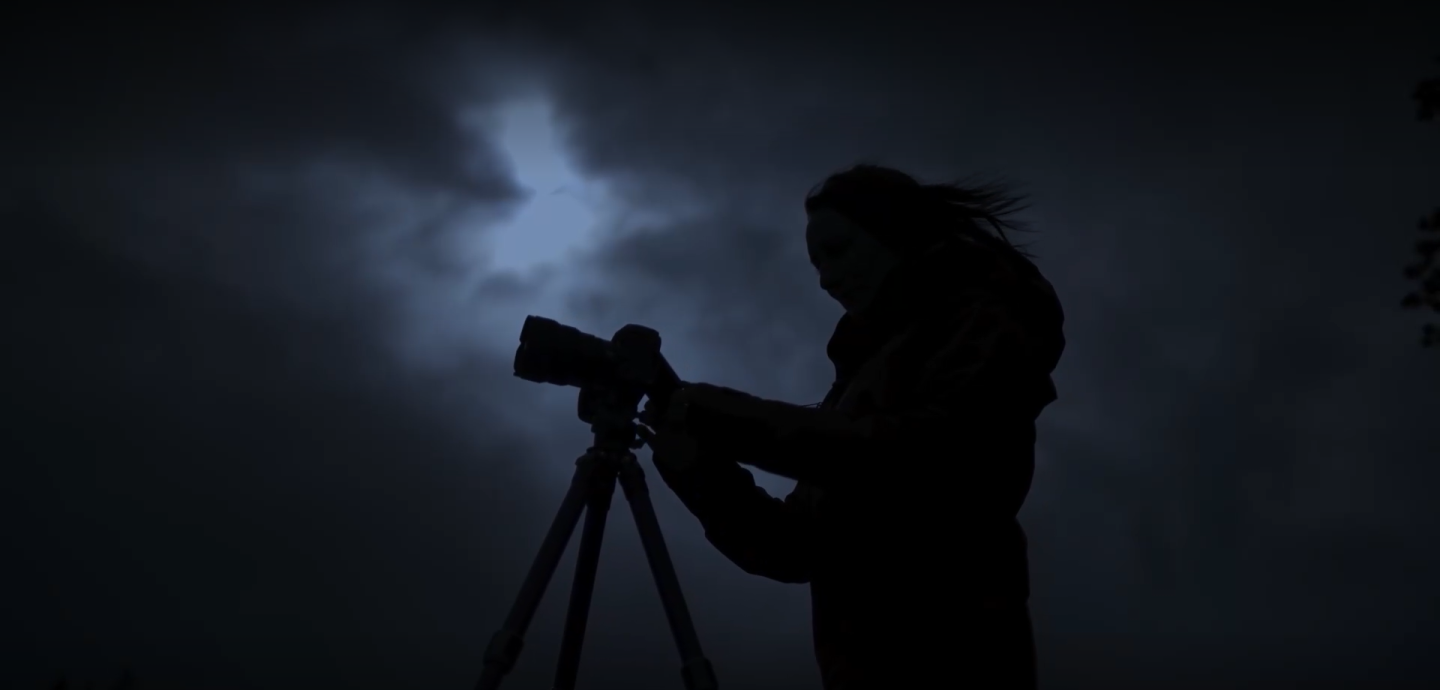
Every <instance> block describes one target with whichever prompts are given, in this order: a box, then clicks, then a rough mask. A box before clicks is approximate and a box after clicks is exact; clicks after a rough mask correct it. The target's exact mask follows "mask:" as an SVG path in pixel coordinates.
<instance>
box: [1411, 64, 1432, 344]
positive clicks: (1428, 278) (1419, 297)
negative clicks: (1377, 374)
mask: <svg viewBox="0 0 1440 690" xmlns="http://www.w3.org/2000/svg"><path fill="white" fill-rule="evenodd" d="M1414 98H1415V103H1416V105H1417V106H1418V107H1419V110H1418V114H1417V117H1418V119H1419V120H1420V121H1421V122H1434V121H1435V119H1436V114H1437V113H1440V77H1432V78H1430V79H1426V80H1424V81H1422V82H1420V84H1419V85H1418V86H1416V87H1415V95H1414ZM1417 230H1418V231H1419V233H1420V238H1419V239H1418V240H1416V241H1415V253H1416V254H1418V255H1419V259H1418V260H1417V261H1415V263H1412V264H1410V265H1408V266H1406V267H1405V278H1406V279H1407V280H1411V281H1414V283H1415V289H1414V290H1412V291H1411V292H1410V293H1409V294H1407V295H1405V298H1404V299H1403V300H1402V301H1401V306H1403V307H1405V308H1406V309H1418V310H1422V311H1430V312H1433V313H1436V314H1440V208H1436V209H1435V210H1434V211H1431V212H1430V215H1428V216H1425V217H1423V218H1421V219H1420V222H1419V223H1418V225H1417ZM1420 328H1421V331H1420V333H1421V335H1420V344H1421V345H1422V346H1424V347H1440V324H1435V323H1427V324H1424V325H1423V326H1421V327H1420Z"/></svg>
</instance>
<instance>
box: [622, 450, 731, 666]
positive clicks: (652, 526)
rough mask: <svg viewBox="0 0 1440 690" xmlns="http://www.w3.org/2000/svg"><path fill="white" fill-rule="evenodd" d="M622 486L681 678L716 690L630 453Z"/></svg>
mask: <svg viewBox="0 0 1440 690" xmlns="http://www.w3.org/2000/svg"><path fill="white" fill-rule="evenodd" d="M620 486H621V488H622V489H624V491H625V498H626V499H627V500H628V501H629V502H630V512H632V513H634V514H635V527H636V528H637V529H638V530H639V532H640V543H641V545H643V546H644V547H645V560H646V561H648V562H649V563H650V574H651V575H653V576H654V577H655V588H656V589H658V590H660V604H661V606H663V607H664V608H665V618H666V620H668V621H669V623H670V634H671V636H673V637H674V638H675V646H676V647H678V648H679V650H680V664H681V665H680V674H681V676H682V677H683V678H684V680H685V687H686V688H687V689H688V690H715V688H716V687H717V686H716V683H715V670H714V669H713V668H712V667H711V666H710V660H709V659H706V658H705V653H704V652H702V651H701V650H700V636H699V635H697V634H696V633H695V623H694V621H692V620H690V608H689V607H688V606H686V605H685V595H684V593H683V592H681V591H680V578H679V577H678V576H677V575H676V574H675V564H674V563H672V562H671V560H670V550H669V549H668V548H666V546H665V535H664V533H663V532H661V531H660V520H659V518H657V517H656V516H655V505H654V504H653V503H651V502H650V489H649V487H647V486H646V485H645V473H644V471H642V470H641V469H640V463H639V462H638V461H636V459H635V456H634V454H631V453H627V454H625V456H624V457H622V458H621V460H620Z"/></svg>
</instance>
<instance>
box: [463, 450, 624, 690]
mask: <svg viewBox="0 0 1440 690" xmlns="http://www.w3.org/2000/svg"><path fill="white" fill-rule="evenodd" d="M597 461H598V458H597V457H596V456H595V455H592V454H590V453H586V454H585V455H584V456H582V457H581V458H580V459H579V460H577V461H576V462H575V475H574V477H572V478H571V480H570V488H569V489H568V490H567V491H566V492H565V498H564V500H562V501H561V502H560V509H559V510H558V511H557V512H556V514H555V520H554V521H553V522H551V523H550V530H549V531H548V532H546V533H545V540H544V541H542V542H541V543H540V551H539V553H537V554H535V561H534V562H533V563H531V564H530V571H529V572H527V573H526V574H525V581H524V583H523V584H522V585H521V586H520V593H519V594H518V595H516V597H515V603H514V604H513V605H512V606H511V607H510V613H509V614H508V615H506V616H505V623H504V625H503V626H502V627H501V628H500V630H499V631H498V632H496V633H495V635H494V636H493V637H491V638H490V645H489V646H488V647H486V648H485V666H484V668H483V669H482V670H481V671H480V680H479V682H477V683H476V684H475V688H476V690H495V689H496V688H498V687H500V681H501V680H503V679H504V678H505V675H506V674H508V673H509V672H510V669H511V668H513V667H514V666H515V660H516V659H517V658H518V657H519V656H520V649H521V648H522V647H524V646H525V631H526V630H527V629H529V627H530V621H531V620H533V619H534V618H535V610H536V609H537V608H539V606H540V598H541V597H543V596H545V589H546V588H547V587H549V586H550V579H551V578H553V577H554V576H555V568H556V567H557V566H559V565H560V557H561V556H563V555H564V553H565V545H566V544H568V543H569V542H570V535H572V534H574V533H575V525H576V524H578V523H579V522H580V513H581V512H582V511H584V510H585V501H586V499H587V498H589V495H590V488H591V486H592V485H593V484H594V475H595V466H596V465H597V464H598V462H597Z"/></svg>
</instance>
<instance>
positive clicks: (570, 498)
mask: <svg viewBox="0 0 1440 690" xmlns="http://www.w3.org/2000/svg"><path fill="white" fill-rule="evenodd" d="M586 397H587V396H586V395H585V394H584V393H582V395H581V399H582V403H581V407H582V415H581V416H582V418H585V417H586V416H590V417H592V418H593V422H592V424H591V430H592V431H593V432H594V434H595V440H594V445H592V446H591V447H590V449H589V450H588V451H586V453H585V454H584V455H582V456H580V459H579V460H576V461H575V474H574V477H573V478H572V479H571V480H570V488H569V490H567V491H566V492H565V498H564V500H562V501H561V502H560V509H559V511H558V512H557V513H556V515H555V520H554V521H553V522H552V523H550V530H549V531H548V532H547V533H546V534H545V539H544V541H542V542H541V543H540V552H539V553H538V554H536V555H535V561H534V562H533V563H532V564H531V566H530V571H529V572H528V573H526V575H525V581H524V583H523V584H522V585H521V586H520V593H519V595H517V596H516V598H515V603H514V605H513V606H511V608H510V613H509V614H508V615H507V616H506V617H505V622H504V624H503V626H502V627H501V628H500V630H499V631H498V632H496V633H495V635H494V636H493V637H491V638H490V645H489V646H488V647H487V648H486V650H485V666H484V668H483V670H482V671H481V673H480V681H479V682H478V683H477V684H476V685H475V687H476V690H496V688H499V687H500V681H501V680H502V679H504V677H505V675H506V674H508V673H509V672H510V669H511V668H513V667H514V665H515V661H516V659H517V658H518V657H519V656H520V650H521V648H522V647H523V646H524V643H525V640H524V638H525V631H526V629H528V628H529V627H530V622H531V621H532V620H533V619H534V618H535V610H536V609H537V608H538V607H539V606H540V599H541V597H543V596H544V595H545V589H546V588H547V587H548V586H549V584H550V580H551V578H553V577H554V576H555V569H556V567H558V566H559V564H560V557H561V555H562V554H564V552H565V547H566V545H567V544H568V543H569V541H570V537H571V535H573V534H574V533H575V526H576V525H577V524H578V523H579V522H580V514H581V513H584V514H585V529H584V530H583V531H582V532H581V533H580V552H579V554H578V555H577V557H576V559H575V580H574V582H573V583H571V588H570V605H569V608H568V610H567V611H566V613H565V631H564V633H563V635H562V637H561V640H560V660H559V663H558V664H557V665H556V669H555V683H554V686H553V688H554V690H574V687H575V678H576V675H577V674H578V673H579V670H580V647H581V645H582V643H583V642H584V640H585V625H586V623H587V622H588V619H589V615H590V597H591V595H592V594H593V593H594V590H595V571H596V569H597V567H598V566H599V563H600V543H601V541H602V540H603V539H604V537H605V518H606V515H607V514H608V513H609V510H610V503H611V499H612V498H613V496H614V494H615V484H616V482H617V480H618V482H619V484H620V487H621V489H622V490H623V491H624V492H625V498H626V499H627V500H628V501H629V503H630V512H632V513H633V514H634V515H635V526H636V528H637V529H639V531H640V543H641V545H642V546H643V547H644V549H645V559H646V560H647V561H648V562H649V564H650V573H651V574H652V575H653V576H654V577H655V587H656V588H657V589H658V590H659V591H660V603H661V605H662V606H663V607H664V608H665V618H666V619H667V620H668V621H669V624H670V634H671V636H672V637H674V638H675V646H676V647H678V648H679V650H680V661H681V667H680V672H681V676H682V677H683V678H684V681H685V687H686V688H687V689H688V690H715V688H716V687H717V686H716V684H715V672H714V670H713V669H712V668H711V667H710V661H709V660H708V659H706V658H705V655H704V653H703V652H702V651H701V650H700V638H699V636H697V635H696V634H695V624H694V623H693V622H692V621H691V620H690V610H689V608H688V607H686V605H685V597H684V594H682V593H681V591H680V579H679V578H678V577H677V576H676V575H675V566H674V564H673V563H671V561H670V552H669V549H667V548H666V547H665V537H664V535H663V534H662V533H661V532H660V521H659V519H658V518H656V516H655V506H654V505H653V504H651V502H650V490H649V488H648V487H646V485H645V474H644V472H643V471H642V470H641V469H640V463H639V461H637V460H636V458H635V454H634V452H632V451H633V450H634V449H636V448H638V447H639V446H640V444H639V443H638V442H637V438H636V426H635V422H634V418H635V413H634V406H633V405H631V406H630V412H629V414H626V412H625V411H624V410H623V409H620V408H621V406H620V405H615V404H613V403H612V404H607V405H602V406H599V407H598V409H596V410H595V412H594V413H593V414H591V415H586V414H585V413H584V411H583V410H584V409H585V407H586V403H585V402H584V400H585V398H586Z"/></svg>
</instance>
